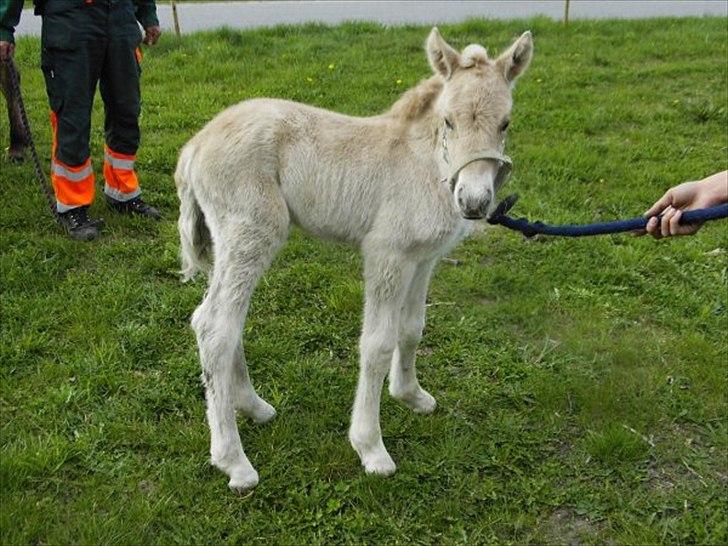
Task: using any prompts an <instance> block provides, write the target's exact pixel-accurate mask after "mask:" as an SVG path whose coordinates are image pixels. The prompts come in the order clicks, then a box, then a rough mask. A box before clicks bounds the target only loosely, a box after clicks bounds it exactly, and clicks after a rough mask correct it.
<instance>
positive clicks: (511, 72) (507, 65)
mask: <svg viewBox="0 0 728 546" xmlns="http://www.w3.org/2000/svg"><path fill="white" fill-rule="evenodd" d="M532 56H533V39H532V38H531V31H530V30H527V31H526V32H524V33H523V34H521V37H520V38H518V40H516V41H515V42H513V45H512V46H511V47H509V48H508V50H507V51H505V52H503V53H502V54H501V56H500V57H498V60H497V61H496V63H497V65H498V67H499V68H500V69H501V70H502V71H503V75H504V76H505V77H506V80H508V82H509V83H513V82H514V81H515V80H516V78H518V76H520V75H521V74H523V73H524V72H525V71H526V69H527V68H528V64H529V63H530V62H531V57H532Z"/></svg>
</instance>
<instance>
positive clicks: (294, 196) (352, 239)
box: [281, 173, 376, 244]
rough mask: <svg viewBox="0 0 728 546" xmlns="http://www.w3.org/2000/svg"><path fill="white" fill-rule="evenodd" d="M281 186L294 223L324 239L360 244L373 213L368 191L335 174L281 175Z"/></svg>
mask: <svg viewBox="0 0 728 546" xmlns="http://www.w3.org/2000/svg"><path fill="white" fill-rule="evenodd" d="M342 175H343V173H342ZM281 189H282V191H283V196H284V198H285V200H286V204H287V205H288V210H289V212H290V214H291V219H292V220H293V222H294V223H295V224H296V225H298V226H300V227H301V228H302V229H303V230H305V231H307V232H309V233H311V234H313V235H316V236H318V237H321V238H324V239H331V240H336V241H342V242H347V243H354V244H357V243H360V242H361V240H362V239H363V238H364V236H365V235H366V234H367V232H368V231H369V229H370V228H371V224H372V221H373V219H374V217H375V214H376V203H375V202H374V200H373V199H372V196H371V195H370V194H371V193H372V192H371V190H367V189H366V188H363V187H361V186H359V187H357V186H356V185H355V184H352V183H347V181H346V180H345V179H341V178H339V177H338V176H336V177H334V176H329V177H326V176H321V175H319V176H307V177H296V178H288V179H286V178H283V179H281Z"/></svg>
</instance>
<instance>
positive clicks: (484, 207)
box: [448, 150, 513, 220]
mask: <svg viewBox="0 0 728 546" xmlns="http://www.w3.org/2000/svg"><path fill="white" fill-rule="evenodd" d="M476 161H495V162H496V164H497V170H496V175H495V179H494V180H493V192H490V191H488V192H487V194H488V197H487V199H485V200H483V202H482V203H479V204H473V205H474V206H473V205H471V204H466V203H461V202H460V200H459V198H458V196H456V199H457V200H458V203H459V205H460V207H461V210H462V213H463V217H464V218H465V219H467V220H478V219H480V218H483V217H485V216H486V215H487V214H488V208H489V206H490V202H491V201H492V200H493V199H494V198H495V195H494V194H493V193H494V192H497V191H498V190H499V189H500V188H501V186H503V184H505V183H506V181H507V180H508V177H509V176H510V174H511V168H512V165H513V163H512V161H511V158H510V157H508V156H507V155H504V154H501V153H499V152H497V151H496V150H481V151H479V152H477V153H474V154H472V155H470V156H468V157H467V158H466V159H465V160H464V161H463V162H461V163H459V165H458V167H457V168H456V169H454V170H453V171H452V173H451V174H450V176H449V177H448V183H449V185H450V191H451V192H453V194H454V193H455V186H456V185H457V182H458V177H459V175H460V171H462V170H463V169H464V168H465V167H467V166H468V165H470V164H471V163H475V162H476Z"/></svg>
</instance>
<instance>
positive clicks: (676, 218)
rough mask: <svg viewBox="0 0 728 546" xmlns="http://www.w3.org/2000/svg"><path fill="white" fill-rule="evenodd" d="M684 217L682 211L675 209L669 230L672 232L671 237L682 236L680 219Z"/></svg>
mask: <svg viewBox="0 0 728 546" xmlns="http://www.w3.org/2000/svg"><path fill="white" fill-rule="evenodd" d="M681 216H682V211H681V210H680V209H675V214H673V215H672V217H671V218H670V221H669V223H668V229H669V230H670V235H681V230H680V227H681V226H680V217H681Z"/></svg>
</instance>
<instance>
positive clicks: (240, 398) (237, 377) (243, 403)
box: [233, 339, 276, 423]
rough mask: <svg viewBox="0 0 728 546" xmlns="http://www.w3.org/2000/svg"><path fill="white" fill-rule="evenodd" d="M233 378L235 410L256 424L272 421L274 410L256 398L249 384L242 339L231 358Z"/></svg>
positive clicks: (258, 397)
mask: <svg viewBox="0 0 728 546" xmlns="http://www.w3.org/2000/svg"><path fill="white" fill-rule="evenodd" d="M233 376H234V390H235V393H234V397H235V398H234V405H235V409H237V410H239V411H240V413H242V414H243V415H245V416H246V417H249V418H250V419H252V420H253V421H255V422H256V423H267V422H268V421H270V420H271V419H273V418H274V417H275V416H276V410H275V409H274V408H273V406H271V405H270V404H269V403H268V402H266V401H265V400H263V399H262V398H261V397H260V396H258V393H256V392H255V389H254V388H253V384H252V383H251V382H250V375H249V374H248V365H247V363H246V361H245V351H244V349H243V340H242V339H240V340H239V342H238V346H237V347H236V349H235V356H234V357H233Z"/></svg>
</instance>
